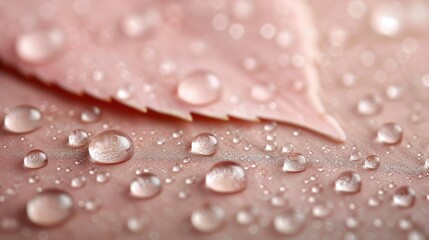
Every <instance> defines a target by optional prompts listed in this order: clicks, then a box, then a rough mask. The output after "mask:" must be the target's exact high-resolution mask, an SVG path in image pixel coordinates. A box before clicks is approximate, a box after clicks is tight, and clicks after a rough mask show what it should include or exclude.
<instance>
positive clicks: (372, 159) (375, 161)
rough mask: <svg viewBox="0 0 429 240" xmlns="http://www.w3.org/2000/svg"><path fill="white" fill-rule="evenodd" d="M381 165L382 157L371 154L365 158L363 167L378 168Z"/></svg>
mask: <svg viewBox="0 0 429 240" xmlns="http://www.w3.org/2000/svg"><path fill="white" fill-rule="evenodd" d="M379 166H380V158H379V157H378V156H376V155H370V156H368V157H367V158H366V159H365V163H364V165H363V168H365V169H369V170H376V169H377V168H378V167H379Z"/></svg>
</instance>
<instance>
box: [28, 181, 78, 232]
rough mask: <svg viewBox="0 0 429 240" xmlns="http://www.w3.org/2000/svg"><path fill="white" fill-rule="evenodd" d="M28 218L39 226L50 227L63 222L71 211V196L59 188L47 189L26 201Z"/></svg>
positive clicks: (69, 215)
mask: <svg viewBox="0 0 429 240" xmlns="http://www.w3.org/2000/svg"><path fill="white" fill-rule="evenodd" d="M26 211H27V216H28V219H29V220H30V221H31V222H32V223H34V224H36V225H39V226H42V227H51V226H56V225H60V224H62V223H64V222H65V221H66V220H67V219H69V218H70V217H71V215H72V213H73V199H72V197H71V196H70V195H69V194H68V193H66V192H64V191H61V190H57V189H48V190H45V191H43V192H41V193H38V194H36V195H35V196H33V197H32V198H31V199H30V200H29V201H28V202H27V207H26Z"/></svg>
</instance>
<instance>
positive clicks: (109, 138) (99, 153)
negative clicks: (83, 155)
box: [88, 130, 134, 164]
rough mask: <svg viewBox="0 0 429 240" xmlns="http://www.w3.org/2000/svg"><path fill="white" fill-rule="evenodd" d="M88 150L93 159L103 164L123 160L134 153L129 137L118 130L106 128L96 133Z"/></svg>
mask: <svg viewBox="0 0 429 240" xmlns="http://www.w3.org/2000/svg"><path fill="white" fill-rule="evenodd" d="M88 150H89V155H90V156H91V159H92V160H93V161H95V162H97V163H104V164H113V163H120V162H124V161H127V160H129V159H130V158H131V157H132V156H133V154H134V147H133V142H132V141H131V139H130V137H128V135H127V134H125V133H124V132H121V131H118V130H107V131H104V132H102V133H100V134H98V135H97V136H95V137H94V139H92V141H91V142H90V144H89V147H88Z"/></svg>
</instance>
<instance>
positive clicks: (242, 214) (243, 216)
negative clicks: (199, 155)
mask: <svg viewBox="0 0 429 240" xmlns="http://www.w3.org/2000/svg"><path fill="white" fill-rule="evenodd" d="M257 214H258V209H256V208H254V207H244V208H243V209H241V210H240V211H238V212H237V214H236V215H235V220H236V221H237V223H238V224H240V225H242V226H246V225H249V224H251V223H253V222H254V221H255V220H256V217H257Z"/></svg>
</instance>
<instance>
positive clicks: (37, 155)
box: [24, 149, 48, 169]
mask: <svg viewBox="0 0 429 240" xmlns="http://www.w3.org/2000/svg"><path fill="white" fill-rule="evenodd" d="M46 164H48V157H47V156H46V154H45V153H44V152H43V151H41V150H37V149H36V150H32V151H30V152H29V153H27V154H26V155H25V157H24V167H26V168H30V169H34V168H41V167H44V166H46Z"/></svg>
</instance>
